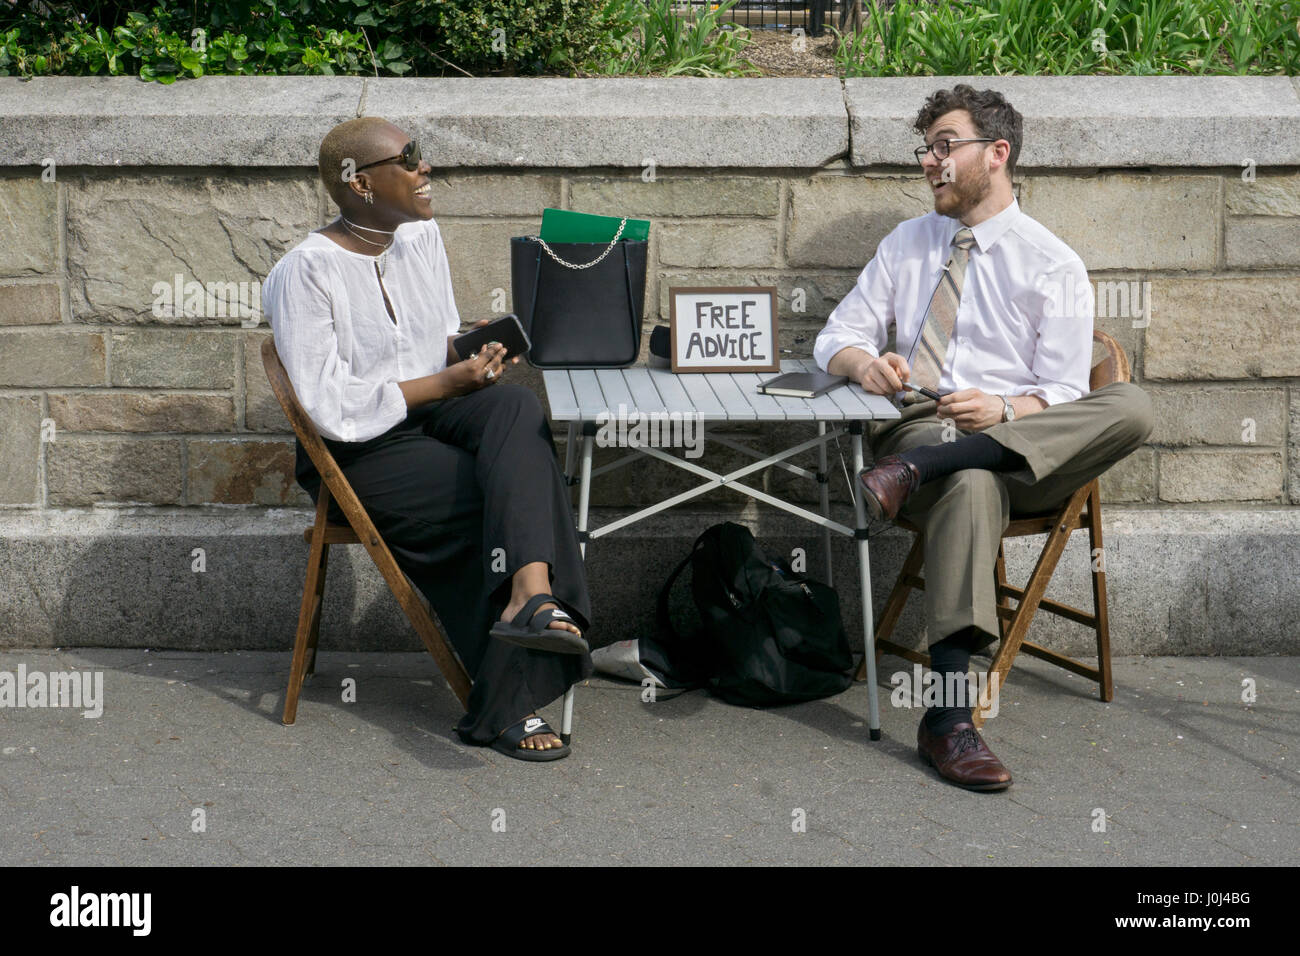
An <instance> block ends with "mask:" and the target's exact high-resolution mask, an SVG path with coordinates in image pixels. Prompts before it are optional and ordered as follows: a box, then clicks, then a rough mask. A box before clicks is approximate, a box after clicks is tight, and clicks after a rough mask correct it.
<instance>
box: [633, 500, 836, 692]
mask: <svg viewBox="0 0 1300 956" xmlns="http://www.w3.org/2000/svg"><path fill="white" fill-rule="evenodd" d="M687 564H690V565H691V592H692V595H693V596H694V598H695V606H696V608H697V609H698V610H699V613H700V620H701V627H700V629H699V630H698V631H697V632H696V633H695V634H693V635H690V636H687V635H683V634H682V633H680V632H679V631H678V630H677V629H676V628H675V627H674V626H673V623H672V620H671V619H670V617H669V613H668V596H669V593H670V592H671V590H672V587H673V583H674V582H675V581H676V580H677V576H678V575H679V574H681V572H682V570H683V569H684V568H685V567H686V565H687ZM656 621H657V632H658V633H657V634H656V641H655V643H656V645H657V647H656V654H657V655H659V657H660V658H662V659H663V665H662V666H663V669H664V670H665V671H667V672H669V673H671V674H673V675H674V676H676V677H677V678H679V679H681V680H683V681H690V682H692V683H696V684H697V685H702V686H707V687H708V688H709V689H710V690H711V691H712V692H713V693H714V694H716V695H717V696H718V697H721V698H722V699H723V700H725V701H727V702H729V703H732V704H744V705H748V706H753V707H761V706H769V705H773V704H790V703H796V702H798V701H806V700H816V699H818V698H821V697H829V696H831V695H832V694H838V693H840V692H841V691H843V690H846V689H847V688H848V686H849V685H850V684H851V683H852V682H853V676H852V669H853V652H852V651H851V650H850V649H849V641H848V636H847V635H846V634H845V633H844V624H843V622H842V620H841V619H840V602H839V596H838V595H837V594H836V593H835V590H834V589H833V588H831V587H828V586H827V585H825V584H822V583H821V582H820V581H815V580H813V579H811V578H809V577H807V576H805V575H801V574H798V573H796V572H794V571H792V570H791V569H790V565H789V563H788V562H786V561H785V560H784V559H783V558H776V559H772V558H769V557H768V556H767V555H766V554H764V552H763V551H762V549H761V548H760V547H759V546H758V543H757V542H756V541H755V540H754V536H753V535H752V534H750V532H749V529H748V528H746V527H744V526H742V525H738V524H735V523H733V522H730V521H727V522H724V523H722V524H716V525H713V526H712V527H711V528H709V529H707V530H706V531H705V532H704V533H703V534H701V535H700V536H699V537H698V538H697V539H696V541H695V545H694V546H693V547H692V549H691V553H690V554H688V555H687V556H686V557H685V558H684V559H683V560H682V562H681V563H680V564H679V565H677V568H676V570H674V571H673V573H672V574H671V575H670V576H669V577H668V582H667V583H666V584H665V585H664V587H663V589H662V590H661V591H660V593H659V601H658V607H657V608H656Z"/></svg>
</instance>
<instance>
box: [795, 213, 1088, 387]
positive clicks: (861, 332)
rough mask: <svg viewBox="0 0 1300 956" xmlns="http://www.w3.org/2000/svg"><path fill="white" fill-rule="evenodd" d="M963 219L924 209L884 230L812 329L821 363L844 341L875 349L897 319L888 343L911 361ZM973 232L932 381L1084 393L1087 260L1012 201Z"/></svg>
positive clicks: (946, 384) (948, 384) (876, 352)
mask: <svg viewBox="0 0 1300 956" xmlns="http://www.w3.org/2000/svg"><path fill="white" fill-rule="evenodd" d="M962 228H963V226H962V224H961V222H959V221H958V220H956V219H950V218H949V217H947V216H942V215H940V214H939V213H937V212H929V213H927V214H926V215H924V216H919V217H918V218H916V219H908V220H907V221H905V222H903V223H900V224H899V226H898V227H897V228H896V229H894V231H893V232H891V233H890V234H889V235H887V236H886V237H885V238H884V239H882V240H881V242H880V245H879V247H878V248H877V249H876V255H875V257H874V258H873V259H872V260H871V261H870V262H868V263H867V267H866V268H865V269H863V270H862V274H861V275H859V276H858V281H857V284H856V285H855V286H854V287H853V289H852V291H850V292H849V294H848V295H847V296H845V297H844V300H843V301H842V302H841V303H840V304H839V305H837V306H836V307H835V311H833V312H832V313H831V314H830V317H829V318H828V319H827V321H826V327H825V328H824V329H822V331H821V332H820V333H818V335H817V342H816V344H815V346H814V347H813V357H814V359H815V360H816V362H817V365H818V366H819V367H820V368H822V369H823V370H824V369H825V368H826V364H827V363H828V362H829V361H830V360H831V358H832V357H833V356H834V355H835V353H837V352H838V351H840V349H843V348H845V347H847V346H850V345H852V346H856V347H857V348H860V349H862V350H863V351H865V352H868V353H870V354H871V355H875V356H879V355H880V353H881V351H882V350H883V348H884V346H885V342H886V340H887V339H888V330H889V327H890V326H891V325H894V326H895V327H896V329H897V347H896V348H895V351H896V352H898V354H900V355H902V356H903V357H904V358H906V359H907V360H908V364H909V365H910V364H911V362H912V351H913V349H914V348H915V343H916V342H917V340H918V339H919V337H920V331H921V324H922V322H923V321H924V320H925V311H926V308H927V307H928V306H929V304H930V298H931V296H932V295H933V294H934V290H935V287H936V286H937V285H938V283H939V277H940V276H941V275H942V274H943V267H944V265H945V264H946V263H947V261H948V256H949V255H950V254H951V251H952V248H953V247H952V240H953V237H954V236H955V235H956V234H957V232H958V230H960V229H962ZM971 232H973V233H974V235H975V245H974V246H972V247H971V250H970V260H969V262H968V264H967V266H966V279H965V282H964V283H963V285H962V290H961V305H960V306H959V307H958V309H957V321H956V324H955V325H954V327H953V334H952V337H951V338H950V339H949V341H948V352H947V355H946V357H945V359H944V365H943V374H942V376H941V377H940V380H939V391H940V392H951V391H956V390H958V389H963V388H978V389H980V390H981V391H983V392H986V393H988V394H990V395H1007V396H1012V395H1037V396H1038V397H1040V398H1042V399H1043V400H1044V401H1045V402H1047V404H1049V405H1054V404H1057V403H1058V402H1068V401H1073V400H1074V399H1076V398H1080V397H1082V396H1083V395H1086V394H1087V393H1088V391H1089V389H1088V374H1089V371H1090V369H1091V365H1092V324H1093V308H1094V302H1093V291H1092V286H1091V285H1090V284H1089V282H1088V273H1087V270H1086V269H1084V267H1083V261H1082V260H1081V259H1080V258H1079V257H1078V255H1076V254H1075V252H1074V250H1072V249H1071V248H1070V247H1069V246H1067V245H1066V244H1065V243H1064V242H1062V241H1061V240H1060V239H1058V238H1057V237H1056V236H1054V235H1052V233H1050V232H1048V231H1047V229H1046V228H1045V227H1044V226H1043V225H1042V224H1041V223H1039V222H1037V221H1036V220H1034V219H1031V218H1030V217H1029V216H1027V215H1025V214H1024V213H1022V212H1021V211H1020V204H1019V203H1018V202H1016V201H1015V200H1014V199H1013V200H1012V201H1011V205H1009V206H1008V207H1007V208H1006V209H1004V210H1002V211H1001V212H1000V213H998V214H997V215H996V216H992V217H991V218H989V219H986V220H984V221H983V222H981V223H980V224H979V225H977V226H973V227H971ZM900 394H901V393H900Z"/></svg>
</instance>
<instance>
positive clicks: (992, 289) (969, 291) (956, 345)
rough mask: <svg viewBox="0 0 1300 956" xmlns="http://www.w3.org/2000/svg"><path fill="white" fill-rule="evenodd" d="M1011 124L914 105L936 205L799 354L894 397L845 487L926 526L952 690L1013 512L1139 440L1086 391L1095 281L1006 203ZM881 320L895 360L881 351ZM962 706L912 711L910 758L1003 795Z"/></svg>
mask: <svg viewBox="0 0 1300 956" xmlns="http://www.w3.org/2000/svg"><path fill="white" fill-rule="evenodd" d="M1021 125H1022V124H1021V117H1020V114H1019V113H1017V112H1016V111H1015V109H1013V108H1012V106H1011V104H1009V103H1008V102H1007V101H1006V100H1005V99H1004V98H1003V97H1002V95H1001V94H999V93H997V92H995V91H993V90H983V91H976V90H975V89H973V88H972V87H970V86H967V85H964V84H962V85H959V86H956V87H954V88H953V89H951V90H939V91H937V92H935V93H933V94H932V95H931V96H930V97H929V98H928V99H927V100H926V102H925V105H924V106H923V107H922V108H921V111H920V113H918V114H917V117H916V122H915V129H916V132H918V133H920V134H922V135H923V136H924V137H925V145H924V146H922V147H919V148H918V149H917V151H916V153H917V158H918V159H919V160H920V163H921V168H922V169H923V170H924V173H925V177H926V179H927V180H928V181H929V183H930V187H931V190H932V192H933V196H934V212H932V213H927V214H926V215H924V216H920V217H918V218H916V219H909V220H907V221H906V222H904V223H902V224H901V225H899V226H898V227H897V228H896V229H895V230H894V231H893V232H891V233H890V234H889V235H888V236H886V237H885V238H884V239H883V240H882V241H881V243H880V246H879V247H878V248H877V250H876V255H875V257H874V258H873V259H872V260H871V261H870V262H869V263H867V266H866V268H865V269H864V270H863V271H862V274H861V275H860V276H859V277H858V281H857V284H856V285H855V286H854V288H853V290H852V291H851V292H850V293H849V294H848V295H847V296H845V298H844V301H842V302H841V303H840V304H839V305H838V306H836V308H835V311H834V312H832V313H831V315H830V318H829V319H828V320H827V323H826V327H825V328H824V329H823V330H822V331H821V332H820V333H819V334H818V336H817V343H816V346H815V348H814V353H813V354H814V356H815V358H816V360H817V364H818V365H819V366H820V367H821V368H823V369H825V370H826V371H828V372H830V373H832V374H836V375H847V376H849V377H850V378H852V379H853V381H855V382H858V383H859V384H860V385H861V386H862V387H863V388H864V389H865V390H867V391H869V392H873V393H875V394H879V395H888V396H894V397H895V399H896V400H897V401H899V402H901V403H902V406H903V407H902V416H901V417H900V418H899V419H897V420H894V421H888V422H878V423H874V424H872V425H871V426H869V430H868V434H867V439H868V442H869V443H870V445H871V448H872V451H873V455H874V463H873V464H872V466H871V467H870V468H866V469H864V470H863V471H862V472H861V474H859V476H858V483H859V489H858V490H859V493H861V494H862V495H863V498H864V501H865V504H866V506H867V510H868V512H869V513H870V514H871V516H872V517H873V518H874V519H877V520H880V519H888V518H893V517H895V516H896V515H898V514H900V513H901V514H902V515H904V516H905V517H906V518H908V519H909V520H910V521H912V522H913V523H915V524H916V525H917V526H918V527H920V528H922V529H923V530H924V532H925V564H926V568H927V572H926V586H925V600H926V614H927V622H928V628H929V635H930V640H931V643H930V656H931V669H932V671H933V673H934V677H935V678H936V679H942V678H945V675H949V674H957V675H962V678H961V684H962V686H961V688H956V687H955V681H951V680H948V679H943V680H942V683H943V686H945V687H949V688H953V689H954V690H958V689H960V690H964V689H965V678H964V675H965V674H966V672H967V670H968V668H969V666H970V655H971V653H972V652H973V651H976V650H979V649H980V648H982V647H985V646H986V645H988V644H989V643H991V642H992V641H994V640H996V639H997V638H998V636H999V628H998V623H997V616H996V611H995V607H996V604H997V598H996V595H995V593H994V572H993V565H994V561H995V560H996V557H997V552H998V546H999V544H1000V541H1001V534H1002V532H1003V531H1004V530H1005V529H1006V526H1007V523H1008V520H1009V518H1010V515H1011V513H1012V512H1015V513H1017V514H1034V513H1039V512H1043V511H1048V510H1050V509H1052V508H1053V507H1056V506H1059V505H1060V504H1061V503H1062V502H1064V500H1065V499H1066V498H1068V497H1069V496H1070V494H1071V493H1073V492H1074V491H1075V490H1076V489H1078V488H1080V487H1082V486H1083V485H1085V484H1087V483H1088V482H1089V481H1091V480H1092V479H1093V478H1095V477H1096V476H1098V475H1100V474H1101V473H1102V472H1104V471H1106V469H1108V468H1109V467H1110V466H1111V465H1113V464H1115V463H1116V462H1117V461H1119V460H1121V459H1122V458H1124V457H1125V456H1127V455H1128V454H1130V453H1131V452H1132V451H1134V450H1135V449H1136V448H1137V447H1138V446H1139V445H1141V444H1142V442H1143V441H1145V440H1146V437H1147V435H1149V434H1150V432H1151V402H1150V399H1149V398H1148V397H1147V396H1146V393H1144V392H1143V391H1142V390H1141V389H1139V388H1138V387H1137V386H1135V385H1132V384H1129V383H1116V384H1113V385H1107V386H1106V387H1104V388H1101V389H1098V390H1097V391H1096V392H1092V393H1089V390H1088V375H1089V371H1090V366H1091V358H1092V324H1093V296H1092V290H1091V287H1090V285H1089V284H1088V275H1087V272H1086V270H1085V269H1084V266H1083V262H1082V261H1081V260H1080V259H1079V257H1078V256H1077V255H1076V254H1075V253H1074V251H1073V250H1071V249H1070V248H1069V246H1067V245H1066V244H1065V243H1063V242H1062V241H1061V240H1060V239H1058V238H1057V237H1056V236H1054V235H1052V234H1051V233H1050V232H1048V230H1047V229H1046V228H1044V227H1043V226H1042V225H1041V224H1040V223H1038V222H1036V221H1035V220H1033V219H1031V218H1030V217H1029V216H1027V215H1025V214H1024V213H1022V212H1021V211H1020V207H1019V204H1018V203H1017V202H1016V199H1015V196H1014V194H1013V192H1012V188H1011V177H1012V174H1013V172H1014V170H1015V164H1016V160H1017V158H1018V157H1019V154H1020V143H1021ZM891 325H893V326H894V327H895V328H896V331H897V348H898V352H884V353H883V354H882V350H883V349H884V346H885V344H886V339H887V334H888V328H889V326H891ZM899 353H902V354H899ZM905 383H906V385H907V386H919V387H923V388H925V390H926V391H927V392H929V393H930V395H929V396H928V397H927V396H926V395H924V394H922V393H920V392H917V391H915V390H914V389H913V388H910V387H909V388H906V389H905ZM936 395H937V396H939V397H938V400H937V401H936V400H935V398H934V396H936ZM968 701H969V697H967V696H965V695H962V696H961V697H960V698H958V697H957V696H954V697H952V698H948V697H945V698H944V699H943V706H937V707H932V708H930V709H928V710H927V711H926V714H925V716H924V718H923V719H922V721H921V725H920V727H919V728H918V730H917V749H918V752H919V753H920V755H921V757H922V759H923V760H925V761H926V762H928V763H930V764H932V765H933V766H934V767H935V769H936V770H937V771H938V772H939V774H940V775H941V776H943V777H944V778H945V779H947V780H949V781H951V782H952V783H955V784H957V785H958V786H962V787H966V788H968V789H973V790H1005V789H1006V788H1007V787H1009V786H1010V785H1011V775H1010V773H1008V772H1007V769H1006V768H1005V767H1004V766H1003V765H1002V763H1001V761H999V760H998V758H997V757H996V756H994V755H993V753H992V752H991V751H990V750H989V749H988V747H987V745H986V744H985V743H984V741H983V740H982V739H981V737H980V735H979V733H978V732H977V731H976V730H975V728H974V725H973V724H972V722H971V712H970V708H969V707H968V706H958V705H959V704H965V703H967V702H968Z"/></svg>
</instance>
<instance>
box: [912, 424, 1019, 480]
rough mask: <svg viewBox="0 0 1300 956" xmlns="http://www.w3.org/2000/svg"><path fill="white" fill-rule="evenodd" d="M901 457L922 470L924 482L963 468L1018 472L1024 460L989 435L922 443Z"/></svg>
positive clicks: (918, 469) (966, 436)
mask: <svg viewBox="0 0 1300 956" xmlns="http://www.w3.org/2000/svg"><path fill="white" fill-rule="evenodd" d="M898 457H899V458H901V459H903V460H904V461H907V462H911V463H912V464H913V465H915V466H916V470H917V471H919V472H920V473H921V483H922V484H924V483H925V482H927V481H934V479H936V478H943V477H945V476H946V475H951V474H952V473H953V472H954V471H961V470H962V469H963V468H983V469H985V470H987V471H1019V470H1020V469H1021V468H1024V467H1025V464H1026V463H1025V459H1024V457H1023V456H1021V455H1020V454H1019V453H1018V452H1014V451H1012V450H1011V449H1010V448H1006V447H1004V446H1002V445H999V444H998V443H997V442H996V441H994V440H993V439H992V438H990V437H989V436H988V435H981V434H976V435H965V436H963V437H961V438H958V439H957V440H956V441H945V442H940V443H939V444H937V445H920V446H918V447H916V448H910V449H908V450H907V451H905V452H902V453H901V454H900V455H899V456H898Z"/></svg>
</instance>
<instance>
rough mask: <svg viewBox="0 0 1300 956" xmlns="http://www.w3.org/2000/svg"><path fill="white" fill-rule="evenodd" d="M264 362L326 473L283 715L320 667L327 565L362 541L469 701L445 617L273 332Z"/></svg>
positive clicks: (291, 715) (311, 533)
mask: <svg viewBox="0 0 1300 956" xmlns="http://www.w3.org/2000/svg"><path fill="white" fill-rule="evenodd" d="M262 364H263V365H264V366H265V367H266V377H267V378H268V379H269V380H270V382H271V390H272V391H273V392H274V393H275V397H276V398H277V399H278V400H279V402H280V407H281V408H283V409H284V414H285V416H286V417H287V418H288V419H289V424H291V425H292V426H293V430H294V432H295V433H296V434H297V436H298V440H299V441H300V442H302V447H303V448H304V449H305V450H306V452H307V454H308V455H309V456H310V457H311V460H312V463H313V464H314V465H315V466H316V470H317V471H318V472H319V473H320V476H321V487H320V494H319V496H318V497H317V499H316V523H315V524H313V525H312V526H311V527H310V528H308V529H307V530H306V531H304V532H303V538H304V539H306V541H307V543H308V544H309V545H311V550H310V551H309V552H308V557H307V581H306V583H305V585H304V586H303V591H302V608H301V610H300V611H299V612H298V633H297V635H296V636H295V638H294V642H293V662H292V663H291V664H290V667H289V690H288V692H287V693H286V694H285V698H284V716H283V717H282V718H281V719H282V720H283V722H284V723H286V724H292V723H293V722H294V720H295V719H296V718H297V716H298V695H299V693H301V691H302V682H303V680H304V679H305V678H306V677H307V676H308V675H309V674H312V673H314V672H315V670H316V642H317V640H318V639H319V637H320V614H321V603H322V598H323V596H324V594H325V569H326V566H327V564H328V559H329V549H330V545H332V544H360V545H363V546H364V547H365V549H366V551H367V552H368V553H369V555H370V557H371V558H373V559H374V562H375V566H376V567H378V568H379V572H380V574H382V575H383V576H384V580H385V581H386V582H387V583H388V587H389V588H390V589H391V590H392V592H393V596H394V597H396V598H397V603H398V604H400V605H401V607H402V610H403V611H405V612H406V616H407V617H408V618H409V619H410V621H411V624H412V625H414V627H415V631H416V633H417V634H419V635H420V640H421V641H423V642H424V646H425V648H426V649H428V651H429V653H430V654H432V655H433V659H434V661H436V662H437V664H438V669H439V670H440V671H442V675H443V677H444V678H445V679H446V681H447V683H448V684H449V685H450V686H451V689H452V692H453V693H455V695H456V696H457V697H458V698H459V699H460V704H461V706H462V707H464V706H465V705H466V702H467V701H468V700H469V691H470V679H469V675H468V674H467V673H466V672H465V667H464V665H462V664H461V662H460V659H459V658H458V657H456V655H455V654H454V653H452V650H451V647H450V645H449V644H448V641H447V637H446V631H445V630H443V627H442V622H441V621H439V620H438V615H437V613H436V612H435V611H434V610H433V608H432V607H426V606H425V601H424V598H423V597H422V596H421V595H419V594H418V593H416V591H415V589H414V588H413V587H411V582H410V581H409V580H407V577H406V574H405V573H404V572H403V571H402V569H401V568H400V567H398V564H397V561H396V559H395V558H394V557H393V553H392V552H391V551H389V550H388V545H386V544H385V543H384V539H383V538H382V537H381V536H380V534H379V531H378V530H377V529H376V528H375V525H374V522H372V521H371V520H370V515H368V514H367V513H366V509H365V507H364V506H363V505H362V504H361V500H360V499H359V498H357V496H356V492H354V491H353V490H352V486H351V485H350V484H348V480H347V478H346V477H344V475H343V471H342V469H340V468H339V466H338V463H337V462H336V461H335V460H334V456H333V455H332V454H330V450H329V449H328V448H326V447H325V443H324V442H323V441H321V437H320V433H319V432H318V431H317V430H316V425H315V424H314V423H313V422H312V420H311V419H310V418H309V417H308V416H307V413H306V412H305V411H303V407H302V405H300V404H299V403H298V396H297V395H296V394H295V393H294V390H293V384H292V383H291V382H290V381H289V376H288V374H287V373H286V372H285V370H284V365H283V364H281V362H280V356H279V354H278V353H277V352H276V350H275V340H274V339H272V338H270V337H267V339H266V341H264V342H263V343H262ZM331 500H337V501H338V503H339V508H340V509H341V510H342V511H343V515H344V517H346V518H347V520H348V523H347V524H346V525H338V524H330V523H329V519H328V515H329V508H330V501H331Z"/></svg>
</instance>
